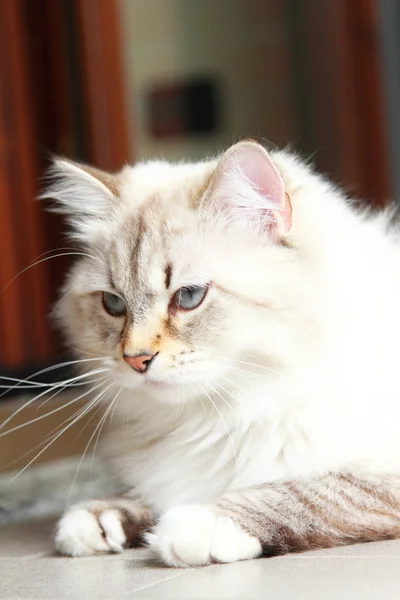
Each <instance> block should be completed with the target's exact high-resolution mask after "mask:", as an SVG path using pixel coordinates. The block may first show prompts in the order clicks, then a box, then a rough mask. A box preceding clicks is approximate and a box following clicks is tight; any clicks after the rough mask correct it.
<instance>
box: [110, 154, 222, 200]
mask: <svg viewBox="0 0 400 600" xmlns="http://www.w3.org/2000/svg"><path fill="white" fill-rule="evenodd" d="M215 166H216V162H215V161H209V162H201V163H187V164H184V163H182V164H171V163H168V162H163V161H149V162H145V163H138V164H137V165H135V166H134V167H125V169H124V170H123V171H122V172H121V174H120V191H121V196H122V199H123V202H124V203H125V204H128V205H130V206H136V207H138V206H140V205H141V204H142V203H144V202H146V201H147V200H149V199H151V198H152V197H154V196H158V197H159V198H160V199H161V200H162V201H163V202H165V203H169V202H170V201H171V200H177V201H180V202H182V203H185V204H188V205H191V206H194V205H195V204H196V202H197V201H198V199H199V198H200V197H201V196H202V194H203V193H204V191H205V189H206V188H207V186H208V184H209V181H210V178H211V176H212V174H213V172H214V170H215Z"/></svg>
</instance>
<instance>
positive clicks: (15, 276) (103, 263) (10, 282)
mask: <svg viewBox="0 0 400 600" xmlns="http://www.w3.org/2000/svg"><path fill="white" fill-rule="evenodd" d="M59 256H86V257H89V258H92V259H93V260H97V261H98V262H99V263H101V264H102V265H104V266H107V265H106V263H105V262H104V260H101V258H98V257H97V256H93V255H92V254H88V253H87V252H60V253H59V254H54V255H53V256H47V257H46V258H41V259H40V260H37V261H35V262H34V263H31V264H29V265H28V266H27V267H25V268H24V269H22V270H21V271H20V272H19V273H17V274H16V275H14V277H13V278H12V279H11V280H10V281H9V282H8V283H7V284H6V285H5V286H4V287H3V289H2V290H0V296H1V295H2V294H4V292H5V291H6V289H7V288H8V287H9V286H10V285H11V284H12V283H13V281H15V280H16V279H17V277H19V276H20V275H22V274H23V273H25V272H26V271H28V270H29V269H32V267H36V266H37V265H40V264H41V263H43V262H46V261H47V260H51V259H52V258H58V257H59Z"/></svg>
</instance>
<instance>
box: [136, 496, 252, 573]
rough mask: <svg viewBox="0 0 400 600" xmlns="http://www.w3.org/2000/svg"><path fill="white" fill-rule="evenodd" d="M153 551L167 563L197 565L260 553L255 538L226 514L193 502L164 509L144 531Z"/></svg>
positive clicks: (182, 565) (246, 557) (238, 558)
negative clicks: (153, 528)
mask: <svg viewBox="0 0 400 600" xmlns="http://www.w3.org/2000/svg"><path fill="white" fill-rule="evenodd" d="M147 542H148V544H149V546H150V548H151V549H152V550H153V552H155V553H156V555H157V556H158V557H159V558H161V560H162V561H163V562H164V563H166V564H167V565H170V566H171V567H198V566H202V565H208V564H210V563H211V562H213V561H215V562H221V563H227V562H235V561H237V560H246V559H250V558H256V557H257V556H260V554H261V544H260V542H259V541H258V539H257V538H255V537H253V536H251V535H249V534H248V533H246V532H245V531H244V530H243V529H242V528H241V527H240V526H239V525H237V524H236V523H235V522H234V521H233V519H231V518H230V517H223V516H221V515H218V514H217V513H215V512H214V511H213V510H212V509H209V508H206V507H205V506H201V505H197V504H193V505H186V506H178V507H176V508H173V509H171V510H169V511H167V512H166V513H165V514H164V515H163V516H162V517H161V520H160V522H159V523H158V525H157V527H156V528H155V530H154V532H153V533H151V534H148V535H147Z"/></svg>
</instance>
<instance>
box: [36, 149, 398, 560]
mask: <svg viewBox="0 0 400 600" xmlns="http://www.w3.org/2000/svg"><path fill="white" fill-rule="evenodd" d="M52 174H53V176H54V181H53V183H52V184H51V185H50V187H49V188H48V189H47V191H45V193H44V194H43V197H47V198H53V199H55V201H56V202H57V206H58V209H57V210H59V212H61V213H63V214H64V215H66V216H67V219H68V220H69V223H70V228H71V237H72V239H73V240H75V242H76V243H77V244H79V247H80V248H81V249H82V257H80V258H79V259H78V261H77V262H76V263H75V264H74V266H73V267H72V269H71V271H70V273H69V275H68V277H67V282H66V285H65V287H64V289H63V292H62V294H63V296H62V300H61V301H60V302H59V304H58V308H57V318H58V319H59V322H60V324H61V327H62V328H63V329H64V331H65V333H66V336H67V339H68V340H69V342H70V344H71V346H73V347H74V348H76V349H77V352H78V355H79V356H81V357H87V356H90V357H97V358H98V359H99V360H100V363H101V364H102V366H103V367H104V369H103V370H104V371H105V372H106V374H105V375H103V379H102V380H100V381H101V382H102V383H100V384H97V391H96V394H94V396H95V397H94V398H93V399H92V400H90V406H94V404H96V405H97V404H98V403H100V402H101V403H103V406H104V411H105V413H104V415H105V416H106V413H108V415H110V411H111V410H112V411H113V412H115V415H114V416H113V419H112V421H113V422H112V427H111V430H107V432H106V434H105V435H104V436H103V440H102V451H103V453H104V456H105V457H106V458H107V460H108V461H109V463H110V465H112V467H113V469H114V472H115V473H116V474H118V476H119V477H120V478H121V480H122V481H123V482H124V486H125V488H124V489H126V494H125V495H123V496H121V497H119V498H111V499H109V500H98V501H93V502H86V503H81V504H78V505H76V506H72V507H71V508H69V509H68V510H67V512H66V513H65V514H64V516H63V517H62V518H61V520H60V521H59V523H58V525H57V529H56V533H55V546H56V549H57V551H58V552H59V553H61V554H65V555H70V556H84V555H90V554H94V553H98V552H120V551H122V550H123V549H124V548H127V547H132V546H135V545H139V544H141V543H146V544H148V546H149V547H150V548H151V549H152V551H153V553H154V555H155V556H156V557H158V558H159V559H160V560H161V561H162V562H163V563H164V564H167V565H170V566H178V567H185V566H200V565H207V564H210V563H213V562H222V563H224V562H232V561H237V560H243V559H252V558H256V557H259V556H273V555H278V554H283V553H287V552H298V551H304V550H311V549H318V548H328V547H334V546H339V545H343V544H349V543H355V542H365V541H373V540H382V539H389V538H396V537H398V536H400V418H399V416H400V393H399V378H398V373H399V352H398V347H399V343H400V318H399V306H400V277H399V273H400V238H399V229H398V228H396V226H395V225H393V224H391V219H390V211H386V212H382V213H379V214H374V213H372V212H371V211H366V210H364V211H362V210H360V209H359V208H357V207H356V206H355V205H354V203H352V202H350V201H349V200H348V199H346V197H345V196H344V194H343V193H342V192H341V191H339V190H338V189H336V188H335V187H334V186H333V185H332V184H331V183H329V182H328V181H327V180H326V179H325V178H324V177H321V176H319V175H317V174H316V173H314V172H313V169H312V167H311V166H310V165H308V164H307V163H305V162H303V161H302V160H301V159H299V158H298V157H297V156H295V155H292V154H291V153H289V152H287V151H273V152H271V153H268V152H267V150H265V149H264V147H263V146H261V145H260V144H258V143H257V142H254V141H251V140H244V141H241V142H238V143H237V144H235V145H233V146H232V147H231V148H230V149H228V150H227V151H226V152H225V153H224V154H223V155H221V156H220V157H217V158H214V159H211V160H206V161H204V162H199V163H196V164H186V163H178V164H169V163H167V162H161V161H158V162H157V161H150V162H144V163H138V164H137V165H135V166H133V167H131V166H125V167H124V168H123V169H122V170H121V171H120V172H119V173H117V174H109V173H105V172H102V171H99V170H97V169H94V168H93V167H87V166H84V165H79V164H76V163H73V162H71V161H69V160H64V159H56V160H55V163H54V166H53V170H52ZM82 364H83V365H84V366H86V367H87V365H89V364H91V363H90V359H88V360H87V362H86V361H84V362H83V363H82ZM96 364H99V363H96ZM87 368H89V367H87ZM98 390H100V391H98Z"/></svg>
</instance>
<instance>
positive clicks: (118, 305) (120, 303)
mask: <svg viewBox="0 0 400 600" xmlns="http://www.w3.org/2000/svg"><path fill="white" fill-rule="evenodd" d="M103 306H104V309H105V310H106V312H108V314H109V315H112V316H113V317H121V316H122V315H125V314H126V304H125V301H124V300H122V298H120V297H119V296H117V295H116V294H111V293H110V292H103Z"/></svg>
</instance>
